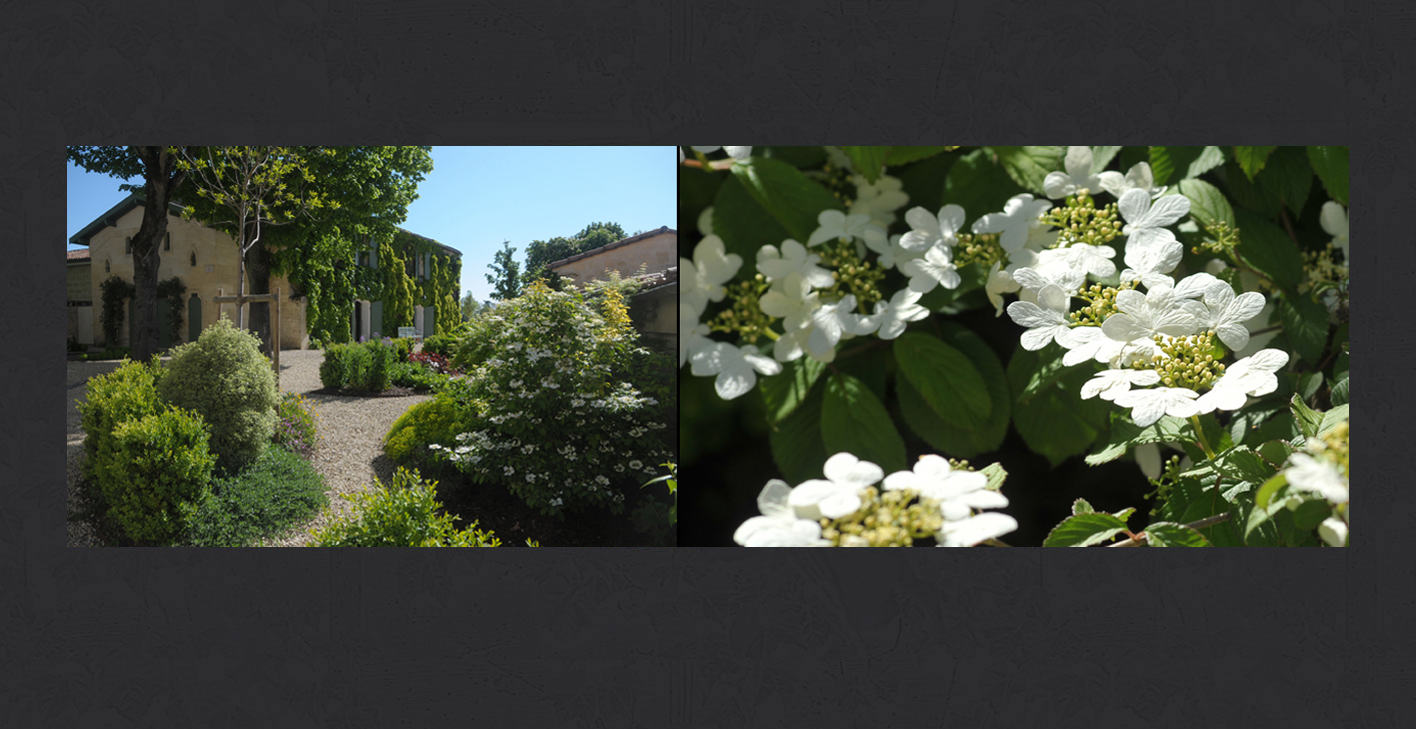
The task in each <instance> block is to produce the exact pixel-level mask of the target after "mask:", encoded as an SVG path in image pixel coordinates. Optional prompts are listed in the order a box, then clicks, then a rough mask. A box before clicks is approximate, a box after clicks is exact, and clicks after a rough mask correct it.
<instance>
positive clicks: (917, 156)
mask: <svg viewBox="0 0 1416 729" xmlns="http://www.w3.org/2000/svg"><path fill="white" fill-rule="evenodd" d="M946 149H948V147H891V148H890V155H889V156H888V157H886V158H885V164H886V165H887V166H889V167H894V166H896V165H902V164H906V163H909V162H917V161H919V160H922V159H925V158H928V157H933V156H934V155H936V154H939V153H941V152H943V151H944V150H946Z"/></svg>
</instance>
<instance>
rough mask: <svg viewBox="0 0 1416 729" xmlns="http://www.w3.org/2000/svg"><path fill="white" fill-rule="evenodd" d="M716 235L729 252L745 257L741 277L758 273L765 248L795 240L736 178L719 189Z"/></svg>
mask: <svg viewBox="0 0 1416 729" xmlns="http://www.w3.org/2000/svg"><path fill="white" fill-rule="evenodd" d="M713 232H714V233H715V234H716V235H717V236H718V237H719V238H722V239H723V248H724V249H725V250H726V251H727V252H728V253H733V254H737V255H738V256H740V257H742V268H740V269H738V276H739V277H741V278H748V277H749V276H750V275H751V274H752V273H754V268H753V267H754V266H755V265H756V263H757V251H758V250H759V249H761V248H762V246H768V245H770V246H780V245H781V244H782V241H783V240H785V239H787V238H790V237H792V236H791V234H790V233H788V232H787V229H786V228H783V227H782V224H781V223H779V222H777V219H776V218H774V217H772V214H771V213H769V212H767V211H766V210H765V209H763V207H762V206H761V205H758V204H757V201H756V200H754V199H752V195H750V194H748V192H747V190H746V189H744V188H743V186H742V183H740V182H738V179H737V178H736V177H733V176H726V177H725V179H724V180H723V183H722V185H721V186H719V187H718V195H717V197H716V198H715V199H714V201H713ZM805 240H806V238H803V239H802V241H805Z"/></svg>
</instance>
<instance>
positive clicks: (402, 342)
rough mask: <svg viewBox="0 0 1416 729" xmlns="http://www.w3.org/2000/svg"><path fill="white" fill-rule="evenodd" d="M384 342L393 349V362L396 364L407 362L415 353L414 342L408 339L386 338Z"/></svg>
mask: <svg viewBox="0 0 1416 729" xmlns="http://www.w3.org/2000/svg"><path fill="white" fill-rule="evenodd" d="M384 342H385V343H387V344H388V346H390V347H392V348H393V361H395V362H407V361H408V355H410V354H412V353H413V340H412V339H409V338H408V337H398V338H397V339H388V338H385V339H384Z"/></svg>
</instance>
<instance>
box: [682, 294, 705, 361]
mask: <svg viewBox="0 0 1416 729" xmlns="http://www.w3.org/2000/svg"><path fill="white" fill-rule="evenodd" d="M698 316H699V315H698V314H697V313H694V312H693V311H692V310H691V309H689V308H688V307H686V306H685V307H682V308H680V309H679V367H682V366H683V365H684V363H685V362H687V361H688V358H689V357H691V356H692V355H693V354H694V353H695V352H698V351H700V350H702V349H704V348H705V347H711V346H712V345H713V340H711V339H709V338H708V333H709V330H708V325H707V324H700V323H698Z"/></svg>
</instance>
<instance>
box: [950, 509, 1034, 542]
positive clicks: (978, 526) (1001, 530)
mask: <svg viewBox="0 0 1416 729" xmlns="http://www.w3.org/2000/svg"><path fill="white" fill-rule="evenodd" d="M1017 528H1018V522H1017V520H1015V519H1013V517H1011V516H1008V515H1007V514H1000V513H998V512H993V511H990V512H988V513H985V514H979V515H977V516H971V517H969V518H967V519H964V520H962V521H951V522H945V523H944V528H943V529H942V530H941V531H940V536H941V537H943V539H942V540H940V541H941V546H958V547H967V546H973V545H975V544H978V543H980V542H984V541H987V540H989V539H995V538H997V537H1001V536H1003V535H1004V534H1007V533H1009V532H1012V531H1015V530H1017Z"/></svg>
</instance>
